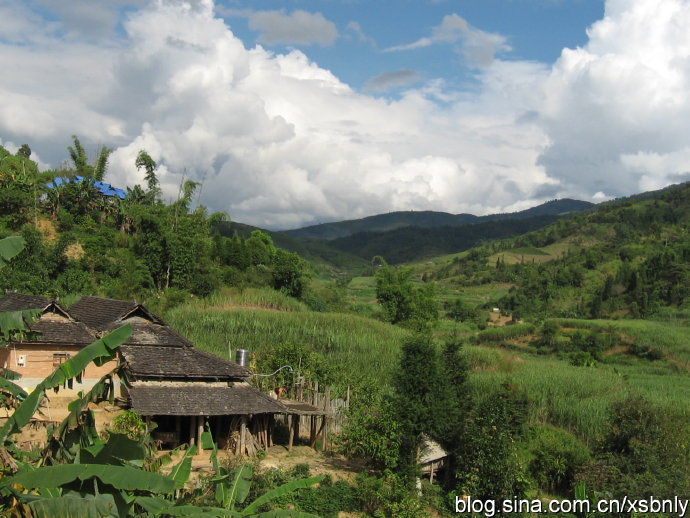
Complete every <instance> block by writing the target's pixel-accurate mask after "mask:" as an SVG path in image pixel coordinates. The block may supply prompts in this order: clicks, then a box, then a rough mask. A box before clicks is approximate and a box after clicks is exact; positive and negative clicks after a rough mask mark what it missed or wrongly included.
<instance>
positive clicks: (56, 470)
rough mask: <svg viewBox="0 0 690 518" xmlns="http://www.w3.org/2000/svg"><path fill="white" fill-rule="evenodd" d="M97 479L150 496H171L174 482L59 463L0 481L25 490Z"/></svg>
mask: <svg viewBox="0 0 690 518" xmlns="http://www.w3.org/2000/svg"><path fill="white" fill-rule="evenodd" d="M95 478H97V479H98V480H100V481H101V482H103V483H105V484H110V485H111V486H113V487H114V488H116V489H118V490H129V491H134V490H144V491H148V492H151V493H170V492H172V491H174V489H175V481H174V480H172V479H170V478H168V477H165V476H163V475H159V474H158V473H151V472H148V471H143V470H141V469H137V468H133V467H130V466H109V465H105V464H59V465H57V466H42V467H40V468H38V469H36V470H34V471H25V472H22V473H19V474H18V475H14V476H13V477H6V478H2V479H0V488H2V487H6V486H10V485H12V484H19V485H21V486H23V487H25V488H38V487H60V486H64V485H66V484H70V483H71V482H75V481H77V480H81V481H86V480H91V479H95Z"/></svg>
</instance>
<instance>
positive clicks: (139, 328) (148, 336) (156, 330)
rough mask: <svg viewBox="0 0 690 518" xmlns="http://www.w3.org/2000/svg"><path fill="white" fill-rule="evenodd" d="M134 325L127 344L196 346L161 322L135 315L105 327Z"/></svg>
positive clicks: (107, 329) (106, 328)
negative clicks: (157, 322)
mask: <svg viewBox="0 0 690 518" xmlns="http://www.w3.org/2000/svg"><path fill="white" fill-rule="evenodd" d="M124 324H129V325H131V326H132V334H131V335H130V337H129V338H128V339H127V341H126V342H125V344H126V345H160V346H165V347H187V348H190V347H194V344H193V343H192V342H190V341H189V340H187V339H186V338H185V337H183V336H182V335H180V334H179V333H177V332H176V331H175V330H174V329H172V328H170V327H168V326H166V325H161V324H156V323H154V322H150V321H148V320H146V319H144V318H141V317H138V316H134V317H130V318H125V319H123V320H118V321H116V322H114V323H112V324H109V325H108V326H106V327H105V329H103V331H104V332H109V331H113V330H115V329H117V328H118V327H120V326H121V325H124Z"/></svg>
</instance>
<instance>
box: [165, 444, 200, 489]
mask: <svg viewBox="0 0 690 518" xmlns="http://www.w3.org/2000/svg"><path fill="white" fill-rule="evenodd" d="M195 454H196V446H190V447H189V449H188V450H187V451H186V452H184V457H182V460H181V461H180V462H178V463H177V465H176V466H175V467H173V469H172V471H171V472H170V479H171V480H172V481H173V482H174V483H175V489H182V488H183V487H184V485H185V484H186V483H187V480H188V479H189V474H190V473H191V472H192V458H193V457H194V455H195Z"/></svg>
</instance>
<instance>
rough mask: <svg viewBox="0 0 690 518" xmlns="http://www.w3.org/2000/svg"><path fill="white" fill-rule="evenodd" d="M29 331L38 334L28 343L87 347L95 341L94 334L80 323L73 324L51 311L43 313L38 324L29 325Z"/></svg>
mask: <svg viewBox="0 0 690 518" xmlns="http://www.w3.org/2000/svg"><path fill="white" fill-rule="evenodd" d="M29 329H30V330H31V331H36V332H38V336H36V337H35V338H31V339H30V340H28V342H39V343H47V344H76V345H88V344H90V343H91V342H95V341H96V339H97V337H96V334H95V333H94V332H92V331H91V330H90V329H89V328H88V327H86V326H85V325H84V324H82V323H81V322H74V321H73V320H70V319H69V318H67V317H65V316H64V315H63V314H60V313H55V312H53V311H46V312H45V313H43V315H41V318H40V319H39V320H38V322H36V323H34V324H31V325H30V326H29Z"/></svg>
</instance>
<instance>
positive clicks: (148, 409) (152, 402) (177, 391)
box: [129, 382, 287, 416]
mask: <svg viewBox="0 0 690 518" xmlns="http://www.w3.org/2000/svg"><path fill="white" fill-rule="evenodd" d="M129 395H130V398H131V400H132V408H133V409H134V410H135V411H136V412H138V413H139V414H141V415H209V416H210V415H248V414H284V413H287V410H286V408H285V407H284V406H283V405H282V404H280V403H279V402H277V401H276V400H274V399H272V398H270V397H269V396H267V395H266V394H262V393H261V392H259V391H258V390H257V389H255V388H254V387H252V386H251V385H248V384H246V383H237V384H234V385H233V386H222V385H211V384H206V383H195V382H186V383H171V384H165V383H161V384H160V385H149V384H139V383H134V384H133V385H132V387H131V388H130V389H129Z"/></svg>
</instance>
